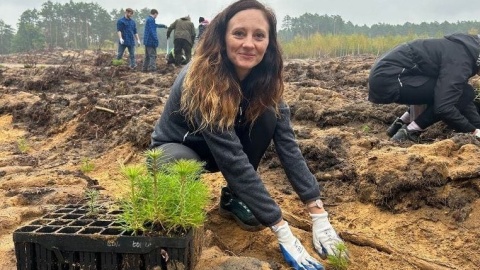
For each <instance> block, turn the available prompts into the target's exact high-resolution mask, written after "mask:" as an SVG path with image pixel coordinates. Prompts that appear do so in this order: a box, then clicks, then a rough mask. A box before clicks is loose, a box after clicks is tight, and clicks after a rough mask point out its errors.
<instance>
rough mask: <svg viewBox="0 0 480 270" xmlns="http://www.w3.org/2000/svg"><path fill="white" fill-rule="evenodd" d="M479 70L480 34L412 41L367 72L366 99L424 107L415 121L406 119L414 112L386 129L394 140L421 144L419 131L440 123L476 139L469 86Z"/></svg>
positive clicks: (478, 119)
mask: <svg viewBox="0 0 480 270" xmlns="http://www.w3.org/2000/svg"><path fill="white" fill-rule="evenodd" d="M479 66H480V37H479V36H478V35H468V34H462V33H456V34H452V35H447V36H445V37H443V38H430V39H417V40H413V41H411V42H407V43H404V44H401V45H399V46H397V47H395V48H394V49H392V50H391V51H389V52H387V53H386V54H384V55H383V56H381V57H380V58H379V59H377V60H376V62H375V63H374V65H373V67H372V69H371V71H370V76H369V81H368V83H369V93H368V100H369V101H371V102H373V103H377V104H387V103H398V104H406V105H416V106H420V105H425V106H424V109H422V111H421V113H419V114H418V116H417V117H415V118H414V119H410V114H412V111H407V112H405V113H404V114H403V115H402V116H401V117H399V118H397V119H396V120H395V121H394V123H393V124H392V125H391V126H390V127H389V128H388V130H387V134H388V135H389V136H391V140H392V141H396V142H402V141H414V142H420V141H421V137H420V135H421V134H422V132H423V131H424V130H425V129H426V128H428V127H429V126H431V125H433V124H434V123H436V122H438V121H443V122H444V123H445V124H447V125H448V126H449V127H450V128H452V129H454V130H456V131H458V132H464V133H471V134H473V135H474V136H475V137H476V138H478V139H480V115H479V113H478V110H477V108H476V106H475V103H474V99H475V90H474V88H473V86H472V85H471V84H469V79H470V78H471V77H473V76H475V75H476V74H479ZM411 108H412V107H411ZM413 108H415V107H413ZM419 108H421V106H420V107H419ZM410 120H412V121H410Z"/></svg>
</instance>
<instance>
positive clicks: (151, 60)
mask: <svg viewBox="0 0 480 270" xmlns="http://www.w3.org/2000/svg"><path fill="white" fill-rule="evenodd" d="M157 16H158V10H156V9H152V10H151V11H150V15H149V16H148V17H147V19H146V20H145V31H144V34H143V44H144V45H145V59H144V60H143V68H142V71H143V72H153V71H156V70H157V47H158V34H157V28H167V26H166V25H164V24H157V23H156V22H155V19H156V18H157Z"/></svg>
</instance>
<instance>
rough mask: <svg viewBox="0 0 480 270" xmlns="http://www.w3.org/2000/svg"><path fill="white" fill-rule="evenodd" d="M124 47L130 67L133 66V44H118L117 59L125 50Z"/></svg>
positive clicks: (134, 64) (120, 57)
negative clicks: (126, 50)
mask: <svg viewBox="0 0 480 270" xmlns="http://www.w3.org/2000/svg"><path fill="white" fill-rule="evenodd" d="M125 49H128V54H129V56H130V58H129V59H130V67H132V68H133V67H135V66H136V63H135V45H131V46H127V45H122V44H118V54H117V60H120V59H122V57H123V53H124V52H125Z"/></svg>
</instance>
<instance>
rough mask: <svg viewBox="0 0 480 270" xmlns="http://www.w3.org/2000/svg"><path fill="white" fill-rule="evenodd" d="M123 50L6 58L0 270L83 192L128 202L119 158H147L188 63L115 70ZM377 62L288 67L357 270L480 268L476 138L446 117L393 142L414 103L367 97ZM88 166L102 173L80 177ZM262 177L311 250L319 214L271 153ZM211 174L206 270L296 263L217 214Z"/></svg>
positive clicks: (303, 129) (298, 122) (0, 75)
mask: <svg viewBox="0 0 480 270" xmlns="http://www.w3.org/2000/svg"><path fill="white" fill-rule="evenodd" d="M113 57H114V54H113V53H108V52H72V51H70V52H65V51H53V52H39V53H36V54H33V53H32V54H26V55H8V56H0V63H3V64H2V65H1V66H0V269H15V267H16V266H15V265H16V259H15V252H14V248H13V240H12V232H13V231H14V230H15V229H16V228H18V227H19V226H22V225H25V224H28V223H29V222H30V221H32V220H34V219H36V218H38V217H40V216H42V215H44V214H46V213H47V212H49V211H51V210H52V209H54V208H55V207H58V206H61V205H65V204H69V203H79V202H81V201H82V200H83V199H84V191H85V189H87V188H92V187H94V188H97V189H100V190H101V194H102V195H103V196H104V197H105V198H109V199H111V200H114V199H115V198H118V196H119V195H120V194H122V192H123V191H124V190H125V187H126V182H125V180H124V179H123V178H122V177H121V176H120V175H119V164H120V163H123V164H127V163H128V164H130V163H139V162H142V161H143V156H142V151H143V150H145V149H146V147H147V146H148V143H149V140H150V134H151V132H152V129H153V126H154V123H155V121H156V120H157V119H158V116H159V115H160V113H161V112H162V108H163V104H164V102H165V100H166V98H167V97H168V93H169V88H170V86H171V85H172V83H173V81H174V79H175V77H176V74H177V73H178V72H179V69H175V68H173V67H169V66H166V65H165V64H164V63H163V62H164V61H163V59H161V57H159V58H160V59H159V64H158V66H159V68H160V69H159V72H157V73H155V74H153V73H142V72H139V71H131V70H130V69H128V68H127V67H113V66H110V61H111V59H113ZM141 58H142V57H141V56H138V57H137V61H139V66H141V63H140V62H141V60H142V59H141ZM374 59H375V57H374V56H362V57H355V58H353V57H351V58H350V57H348V58H332V59H322V60H315V61H314V60H288V61H287V62H286V64H285V79H286V82H287V83H286V93H285V98H286V100H287V101H288V103H289V105H290V106H291V108H292V120H293V125H294V129H295V132H296V135H297V139H298V142H299V144H300V146H301V149H302V151H303V153H304V155H305V157H306V159H307V162H308V165H309V167H310V169H311V170H312V172H314V174H315V176H316V178H317V180H318V181H319V183H320V185H321V186H322V187H323V193H322V196H323V200H324V202H325V204H326V208H327V210H328V212H329V213H330V218H331V222H332V224H333V225H334V227H335V228H336V229H337V231H338V232H339V233H340V235H341V236H342V237H343V239H344V240H345V241H346V243H347V246H348V249H349V252H350V257H351V264H350V267H349V269H362V270H364V269H397V270H400V269H425V270H427V269H428V270H433V269H435V270H437V269H462V270H463V269H480V222H479V221H480V199H479V197H480V143H479V142H477V141H476V140H475V139H474V138H473V137H472V136H471V135H467V134H458V133H455V132H453V131H452V130H450V129H448V128H446V127H445V126H444V125H443V124H436V125H435V126H433V127H431V128H430V129H429V130H428V132H426V133H425V134H424V140H425V141H426V142H425V143H422V144H417V145H412V144H410V143H405V144H396V143H392V142H390V141H389V140H388V138H387V136H386V135H385V130H386V128H387V127H388V125H389V124H390V123H391V122H392V121H393V120H394V118H395V117H396V116H398V115H400V114H401V113H403V111H404V110H405V109H406V107H405V106H399V105H373V104H371V103H369V102H368V101H367V100H366V97H367V90H366V89H367V77H368V73H369V69H370V67H371V65H372V63H373V61H374ZM475 79H476V80H478V78H475ZM86 160H88V161H89V162H90V163H91V164H93V165H94V169H93V170H92V171H91V172H88V173H83V172H82V171H81V167H82V164H84V163H85V162H86ZM259 173H260V174H261V176H262V178H263V179H264V182H265V185H266V186H267V188H268V189H269V191H270V192H271V194H272V196H273V197H274V198H275V199H276V201H277V202H278V203H279V204H280V206H281V207H282V209H283V211H284V215H285V218H286V219H287V220H288V221H289V223H290V224H291V225H292V227H293V231H294V233H295V234H296V235H297V236H298V237H299V238H301V239H302V242H303V243H304V244H305V246H306V247H307V249H308V250H309V251H310V253H311V254H314V253H315V252H314V249H313V245H312V243H311V230H310V226H311V223H310V220H309V219H306V218H307V217H308V215H307V213H306V211H305V209H304V207H303V206H302V205H301V203H300V201H299V200H298V198H297V197H296V195H295V193H294V192H293V189H292V188H291V187H290V186H289V185H288V183H287V181H286V177H285V174H284V172H283V169H282V168H281V165H280V162H279V160H278V158H277V157H276V155H275V153H274V150H273V148H272V149H269V150H268V151H267V153H266V157H265V159H264V160H263V162H262V164H261V167H260V169H259ZM204 178H205V181H206V183H208V185H209V187H210V190H211V203H210V206H209V209H208V220H207V222H206V224H205V228H206V236H205V239H204V240H205V241H204V247H203V252H202V253H201V254H200V256H201V257H200V260H199V263H198V265H197V267H196V269H229V270H230V269H289V268H288V265H287V264H286V263H284V261H283V258H282V257H281V254H280V252H279V248H278V246H277V243H276V240H275V238H274V235H273V234H272V233H271V232H270V230H268V229H267V230H263V231H261V232H255V233H252V232H246V231H242V230H241V229H240V228H239V227H238V226H236V225H235V223H234V222H232V221H231V220H226V219H224V218H222V217H221V216H220V215H219V214H218V211H217V205H218V201H219V198H220V189H221V187H222V186H223V185H224V184H225V181H224V179H223V178H222V176H221V174H206V175H205V176H204ZM317 258H318V259H319V260H320V261H321V262H322V263H324V264H325V265H328V262H327V261H325V260H321V259H320V258H319V257H318V256H317Z"/></svg>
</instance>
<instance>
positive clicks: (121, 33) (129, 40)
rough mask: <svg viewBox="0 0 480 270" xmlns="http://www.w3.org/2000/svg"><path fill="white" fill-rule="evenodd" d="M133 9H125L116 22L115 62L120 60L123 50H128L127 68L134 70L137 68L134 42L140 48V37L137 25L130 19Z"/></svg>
mask: <svg viewBox="0 0 480 270" xmlns="http://www.w3.org/2000/svg"><path fill="white" fill-rule="evenodd" d="M132 17H133V9H131V8H127V9H125V16H123V17H122V18H120V19H118V21H117V35H118V43H119V44H118V54H117V60H120V59H122V57H123V53H124V52H125V49H128V54H129V55H130V57H129V59H130V61H129V66H130V68H132V69H134V68H136V67H137V64H136V62H135V40H136V42H137V44H138V46H140V44H141V42H140V37H139V36H138V33H137V25H136V24H135V21H134V20H133V19H132Z"/></svg>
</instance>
